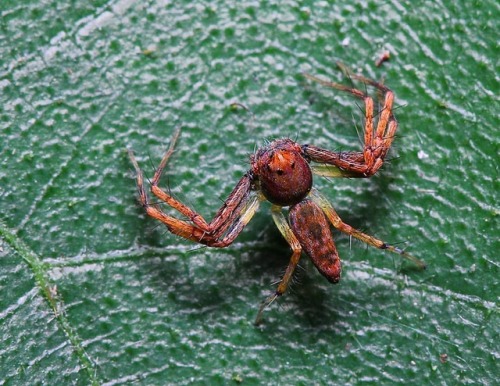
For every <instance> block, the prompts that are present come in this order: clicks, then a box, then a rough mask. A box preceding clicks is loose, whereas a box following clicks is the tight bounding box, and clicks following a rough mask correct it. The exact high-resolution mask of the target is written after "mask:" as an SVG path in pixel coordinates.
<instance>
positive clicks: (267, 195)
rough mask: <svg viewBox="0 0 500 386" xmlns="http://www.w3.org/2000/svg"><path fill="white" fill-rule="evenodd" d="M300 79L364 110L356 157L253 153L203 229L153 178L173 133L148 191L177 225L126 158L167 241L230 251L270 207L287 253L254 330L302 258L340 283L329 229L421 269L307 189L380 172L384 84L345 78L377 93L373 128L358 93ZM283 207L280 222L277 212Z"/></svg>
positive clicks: (387, 137)
mask: <svg viewBox="0 0 500 386" xmlns="http://www.w3.org/2000/svg"><path fill="white" fill-rule="evenodd" d="M306 77H307V78H309V79H311V80H314V81H316V82H318V83H320V84H323V85H325V86H328V87H332V88H336V89H340V90H342V91H346V92H349V93H351V94H352V95H354V96H356V97H358V98H361V99H363V100H364V103H365V135H364V141H365V144H364V149H363V151H362V152H356V151H351V152H334V151H330V150H325V149H322V148H319V147H316V146H313V145H299V144H297V143H295V142H294V141H292V140H290V139H280V140H276V141H274V142H271V143H270V144H269V145H267V146H266V147H263V148H261V149H259V150H258V151H257V152H256V153H255V154H254V155H253V156H252V157H251V158H250V164H251V168H250V170H249V171H248V172H247V173H246V174H245V175H244V176H243V177H242V178H241V179H240V181H239V182H238V184H237V185H236V187H235V188H234V189H233V191H232V192H231V194H230V195H229V197H228V198H227V200H226V201H225V202H224V205H222V207H221V208H220V209H219V211H218V212H217V214H216V215H215V216H214V218H213V220H212V221H211V222H209V223H208V222H206V221H205V219H204V218H203V217H201V215H199V214H198V213H197V212H195V211H194V210H193V209H191V208H190V207H188V206H186V205H185V204H183V203H182V202H180V201H179V200H177V199H175V198H174V197H172V196H171V195H170V194H169V193H167V192H165V191H163V190H162V189H160V188H159V187H158V182H159V180H160V177H161V174H162V172H163V170H164V168H165V166H166V164H167V162H168V160H169V158H170V156H171V155H172V152H173V150H174V146H175V142H176V141H177V138H178V136H179V130H178V131H177V132H176V133H175V135H174V137H173V139H172V142H171V145H170V148H169V149H168V151H167V152H166V154H165V156H164V157H163V159H162V161H161V163H160V166H159V167H158V169H157V170H156V173H155V175H154V177H153V179H152V180H151V192H152V193H153V194H154V195H155V196H156V197H158V198H159V199H160V200H162V201H163V202H165V203H166V204H167V205H169V206H170V207H172V208H173V209H175V210H177V211H178V212H180V213H181V214H182V215H184V216H185V217H186V218H187V220H180V219H177V218H175V217H173V216H171V215H168V214H166V213H164V212H163V211H162V210H161V209H160V207H159V206H158V205H157V204H152V203H150V202H149V199H148V196H147V194H146V191H145V188H144V181H143V176H142V172H141V170H140V168H139V166H138V164H137V161H136V160H135V157H134V155H133V153H132V152H131V151H130V152H129V154H130V158H131V160H132V163H133V164H134V167H135V169H136V171H137V185H138V189H139V200H140V202H141V204H142V206H143V207H144V208H145V210H146V212H147V214H148V215H150V216H151V217H153V218H155V219H157V220H159V221H161V222H162V223H164V224H165V225H166V227H167V228H168V229H169V230H170V231H171V232H172V233H174V234H176V235H178V236H181V237H184V238H186V239H188V240H192V241H194V242H197V243H200V244H204V245H207V246H210V247H218V248H223V247H226V246H228V245H230V244H231V243H232V242H233V241H234V240H235V238H236V237H237V236H238V235H239V234H240V232H241V231H242V230H243V228H244V227H245V225H246V224H248V222H249V221H250V220H251V218H252V216H253V215H254V214H255V212H256V211H257V209H258V207H259V204H260V202H261V201H263V200H267V201H269V202H271V204H272V207H271V214H272V217H273V220H274V222H275V223H276V225H277V227H278V229H279V230H280V232H281V234H282V235H283V237H284V238H285V239H286V240H287V241H288V243H289V244H290V247H291V248H292V251H293V254H292V257H291V258H290V262H289V264H288V267H287V269H286V271H285V274H284V275H283V278H282V279H281V281H280V283H279V285H278V288H277V289H276V292H275V293H274V294H273V295H271V296H269V297H268V298H267V299H266V300H265V301H264V302H263V303H262V305H261V307H260V310H259V313H258V315H257V320H256V323H258V322H259V321H260V319H261V316H262V312H263V310H264V309H265V308H266V307H267V306H269V305H270V304H271V303H272V302H273V301H274V300H275V299H276V298H277V297H279V296H281V295H283V294H284V293H285V291H286V289H287V287H288V283H289V282H290V279H291V278H292V275H293V272H294V270H295V268H296V267H297V264H298V262H299V260H300V255H301V253H302V251H304V252H305V253H306V254H307V255H308V256H309V257H310V258H311V260H312V261H313V263H314V265H315V266H316V268H317V269H318V271H319V272H320V273H321V274H322V275H323V276H325V277H326V278H327V279H328V280H329V281H330V282H332V283H337V282H338V281H339V280H340V274H341V263H340V258H339V255H338V253H337V249H336V247H335V243H334V241H333V237H332V234H331V232H330V224H331V225H333V226H334V227H335V228H337V229H338V230H340V231H341V232H344V233H347V234H349V235H350V236H353V237H355V238H357V239H359V240H361V241H363V242H365V243H367V244H370V245H372V246H374V247H376V248H379V249H387V250H389V251H392V252H395V253H398V254H400V255H401V256H403V257H405V258H407V259H409V260H411V261H413V262H414V263H415V264H417V265H418V266H420V267H421V268H425V264H424V263H423V262H422V261H420V260H418V259H416V258H414V257H413V256H411V255H409V254H407V253H406V252H404V251H403V250H402V249H400V248H397V247H395V246H392V245H389V244H387V243H385V242H383V241H381V240H379V239H376V238H374V237H372V236H369V235H367V234H365V233H363V232H360V231H358V230H356V229H354V228H352V227H351V226H350V225H348V224H346V223H344V222H343V221H342V220H341V218H340V217H339V216H338V214H337V212H336V211H335V210H334V209H333V207H332V206H331V204H330V203H329V202H328V201H327V200H326V198H324V197H323V196H322V195H321V194H320V193H319V192H318V191H317V190H315V189H314V188H313V186H312V185H313V177H312V176H313V174H317V175H321V176H327V177H352V178H356V177H360V178H364V177H370V176H371V175H373V174H375V173H376V172H377V170H378V169H379V168H380V167H381V166H382V164H383V162H384V158H385V156H386V154H387V152H388V151H389V148H390V146H391V144H392V141H393V139H394V135H395V133H396V130H397V121H396V119H395V118H394V116H393V113H392V105H393V100H394V94H393V92H392V91H391V90H389V89H388V88H387V87H385V86H384V85H382V84H380V83H377V82H374V81H372V80H370V79H367V78H365V77H363V76H360V75H351V77H352V78H354V79H358V80H361V81H363V82H365V83H366V84H368V85H371V86H373V87H375V88H377V89H378V90H379V91H381V92H383V93H384V95H385V96H384V101H383V106H382V108H381V110H380V111H379V118H378V122H377V126H376V127H374V114H373V99H372V98H371V97H370V96H368V95H367V94H366V93H364V92H362V91H360V90H357V89H354V88H349V87H346V86H343V85H340V84H337V83H332V82H327V81H323V80H321V79H318V78H316V77H313V76H311V75H307V74H306ZM283 207H288V208H289V213H288V220H287V219H286V218H285V216H284V215H283V212H282V208H283Z"/></svg>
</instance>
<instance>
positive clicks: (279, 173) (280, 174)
mask: <svg viewBox="0 0 500 386" xmlns="http://www.w3.org/2000/svg"><path fill="white" fill-rule="evenodd" d="M276 174H277V175H278V176H282V175H283V174H285V172H284V171H283V170H281V169H277V170H276Z"/></svg>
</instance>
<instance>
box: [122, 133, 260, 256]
mask: <svg viewBox="0 0 500 386" xmlns="http://www.w3.org/2000/svg"><path fill="white" fill-rule="evenodd" d="M177 136H178V131H177V132H176V135H174V140H173V141H172V144H171V145H170V147H169V150H168V151H167V153H166V154H165V156H164V157H163V159H162V162H161V163H160V167H159V168H158V170H157V171H156V173H155V176H154V177H153V180H152V191H153V193H154V194H155V195H156V196H157V197H158V198H160V199H161V200H162V201H164V202H165V203H166V204H168V205H170V206H171V207H172V208H174V209H176V210H178V211H179V212H180V213H181V214H183V215H185V216H186V217H188V218H189V220H190V221H191V222H192V223H193V224H191V223H189V222H187V221H184V220H180V219H177V218H175V217H173V216H170V215H168V214H166V213H164V212H163V211H162V210H161V209H160V208H159V206H158V205H156V204H151V203H150V202H149V198H148V195H147V193H146V189H145V187H144V177H143V173H142V171H141V169H140V167H139V165H138V163H137V160H136V159H135V156H134V153H133V152H132V151H131V150H129V151H128V153H129V157H130V160H131V162H132V164H133V166H134V168H135V171H136V173H137V189H138V192H139V202H140V203H141V205H142V206H143V207H144V208H145V210H146V213H147V214H148V215H149V216H151V217H153V218H155V219H157V220H159V221H161V222H162V223H164V224H165V225H166V227H167V228H168V230H169V231H170V232H172V233H173V234H175V235H178V236H181V237H184V238H186V239H188V240H192V241H195V242H198V243H200V244H205V245H208V246H212V247H219V248H223V247H225V246H227V245H229V244H231V243H232V242H233V241H234V239H235V238H236V237H237V236H238V235H239V234H240V233H241V231H242V230H243V228H244V227H245V225H246V224H248V222H249V221H250V219H251V218H252V216H253V215H254V214H255V212H256V211H257V209H258V207H259V203H260V198H259V197H256V195H255V194H254V195H252V194H250V193H251V185H252V177H251V174H250V173H246V174H245V175H244V176H243V177H242V178H241V179H240V181H239V182H238V184H237V185H236V187H235V188H234V189H233V191H232V192H231V194H230V195H229V197H228V199H227V200H226V201H225V202H224V204H223V205H222V207H221V208H220V209H219V210H218V211H217V214H216V215H215V217H214V218H213V220H212V221H211V222H210V224H208V223H207V222H206V221H205V219H204V218H203V217H202V216H201V215H199V214H198V213H197V212H195V211H194V210H192V209H191V208H189V207H187V206H186V205H184V204H183V203H181V202H180V201H178V200H176V199H174V198H173V197H172V196H170V195H169V194H167V193H165V192H164V191H162V190H161V189H159V188H157V186H156V184H157V183H158V179H159V178H160V176H161V173H162V170H163V168H164V167H165V165H166V163H167V161H168V158H169V157H170V155H171V154H172V151H173V146H174V144H175V139H176V138H177ZM153 183H154V184H155V185H153ZM153 187H155V189H154V190H153Z"/></svg>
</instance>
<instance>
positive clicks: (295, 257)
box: [255, 205, 302, 325]
mask: <svg viewBox="0 0 500 386" xmlns="http://www.w3.org/2000/svg"><path fill="white" fill-rule="evenodd" d="M271 214H272V216H273V220H274V222H275V224H276V226H277V227H278V229H279V231H280V232H281V234H282V235H283V237H284V238H285V240H286V241H288V244H290V247H291V248H292V251H293V253H292V257H291V258H290V262H289V263H288V266H287V268H286V271H285V274H284V275H283V277H282V278H281V281H280V283H279V284H278V288H277V289H276V291H275V292H274V293H273V294H272V295H270V296H269V297H267V298H266V299H265V300H264V301H263V302H262V303H261V305H260V308H259V312H258V313H257V317H256V318H255V325H258V324H260V323H261V321H262V313H263V312H264V310H265V309H266V308H267V307H269V306H270V305H271V303H272V302H274V301H275V300H276V299H277V298H279V297H280V296H281V295H283V294H284V293H285V292H286V289H287V288H288V284H289V283H290V280H291V279H292V276H293V272H294V271H295V268H297V264H298V263H299V260H300V254H301V252H302V247H301V246H300V242H299V240H298V239H297V237H296V236H295V235H294V233H293V231H292V228H290V225H288V222H287V220H286V218H285V216H284V215H283V213H282V212H281V207H280V206H277V205H273V206H272V208H271Z"/></svg>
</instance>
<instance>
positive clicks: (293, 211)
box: [289, 199, 342, 283]
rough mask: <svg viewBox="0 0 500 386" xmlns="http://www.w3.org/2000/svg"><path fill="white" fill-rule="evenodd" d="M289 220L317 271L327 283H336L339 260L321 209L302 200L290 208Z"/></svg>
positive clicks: (339, 271)
mask: <svg viewBox="0 0 500 386" xmlns="http://www.w3.org/2000/svg"><path fill="white" fill-rule="evenodd" d="M289 219H290V227H291V228H292V230H293V233H294V235H295V236H296V237H297V239H298V240H299V242H300V245H301V246H302V248H303V249H304V252H305V253H306V254H307V255H308V256H309V257H310V258H311V260H312V262H313V264H314V265H315V266H316V268H317V270H318V271H319V272H320V273H321V274H322V275H323V276H324V277H326V278H327V279H328V281H330V282H332V283H338V282H339V280H340V274H341V271H342V268H341V263H340V258H339V255H338V252H337V248H336V247H335V242H334V241H333V237H332V233H331V232H330V226H329V224H328V221H327V220H326V217H325V214H324V213H323V211H322V210H321V208H320V207H319V206H318V205H316V204H315V203H314V202H313V201H311V200H308V199H306V200H303V201H301V202H299V203H298V204H296V205H294V206H292V207H291V208H290V213H289Z"/></svg>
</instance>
